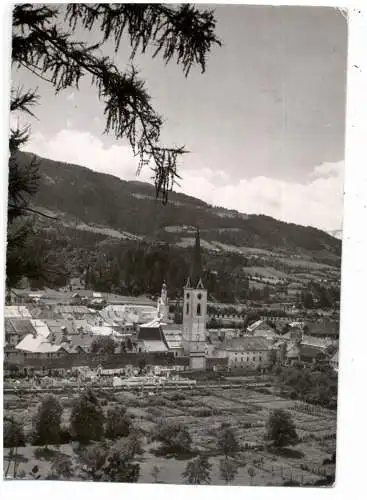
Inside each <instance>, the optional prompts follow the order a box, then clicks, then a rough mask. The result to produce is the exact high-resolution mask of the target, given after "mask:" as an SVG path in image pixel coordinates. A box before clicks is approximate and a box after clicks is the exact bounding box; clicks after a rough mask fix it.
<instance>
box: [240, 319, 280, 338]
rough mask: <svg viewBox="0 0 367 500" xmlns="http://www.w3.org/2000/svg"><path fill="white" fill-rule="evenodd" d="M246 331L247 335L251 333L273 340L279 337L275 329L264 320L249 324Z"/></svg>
mask: <svg viewBox="0 0 367 500" xmlns="http://www.w3.org/2000/svg"><path fill="white" fill-rule="evenodd" d="M246 333H247V334H248V335H253V336H256V337H264V338H266V339H268V340H270V341H273V342H275V341H276V340H278V339H279V335H278V333H277V332H276V331H275V328H273V327H272V326H270V325H269V323H268V322H267V321H265V320H262V319H260V320H258V321H255V322H254V323H252V324H251V325H249V326H248V327H247V329H246Z"/></svg>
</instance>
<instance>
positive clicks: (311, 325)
mask: <svg viewBox="0 0 367 500" xmlns="http://www.w3.org/2000/svg"><path fill="white" fill-rule="evenodd" d="M305 326H306V327H307V330H308V333H309V334H310V335H318V336H320V337H321V336H333V337H334V336H335V337H337V336H339V329H340V325H339V321H330V320H323V321H315V322H307V323H306V325H305Z"/></svg>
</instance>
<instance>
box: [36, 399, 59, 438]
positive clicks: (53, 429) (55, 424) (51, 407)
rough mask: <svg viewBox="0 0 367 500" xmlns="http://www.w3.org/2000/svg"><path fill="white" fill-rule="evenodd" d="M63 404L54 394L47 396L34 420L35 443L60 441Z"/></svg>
mask: <svg viewBox="0 0 367 500" xmlns="http://www.w3.org/2000/svg"><path fill="white" fill-rule="evenodd" d="M62 411H63V410H62V406H61V404H60V402H59V401H58V399H56V397H54V396H47V397H46V398H45V399H44V400H43V401H42V403H41V404H40V405H39V407H38V410H37V413H36V415H35V418H34V421H33V439H34V444H40V445H46V447H47V445H48V444H58V443H59V442H60V432H61V415H62Z"/></svg>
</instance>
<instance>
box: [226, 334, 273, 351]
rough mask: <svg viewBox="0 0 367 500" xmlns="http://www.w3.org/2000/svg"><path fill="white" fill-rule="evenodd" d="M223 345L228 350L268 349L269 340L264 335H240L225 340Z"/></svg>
mask: <svg viewBox="0 0 367 500" xmlns="http://www.w3.org/2000/svg"><path fill="white" fill-rule="evenodd" d="M223 347H224V349H225V350H228V351H268V350H269V349H270V347H269V342H268V341H267V340H266V339H265V338H263V337H250V336H249V337H247V336H245V337H239V338H233V339H228V340H225V342H224V343H223Z"/></svg>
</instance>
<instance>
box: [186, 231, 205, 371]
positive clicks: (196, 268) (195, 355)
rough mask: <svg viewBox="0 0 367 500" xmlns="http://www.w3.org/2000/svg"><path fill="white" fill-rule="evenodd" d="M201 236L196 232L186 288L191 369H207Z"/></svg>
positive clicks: (187, 339) (188, 350) (187, 344)
mask: <svg viewBox="0 0 367 500" xmlns="http://www.w3.org/2000/svg"><path fill="white" fill-rule="evenodd" d="M202 274H203V272H202V265H201V250H200V234H199V230H197V232H196V239H195V245H194V255H193V260H192V266H191V272H190V275H189V277H188V278H187V282H186V285H185V287H184V297H183V320H182V346H183V351H184V355H187V356H189V358H190V369H192V370H205V369H206V315H207V300H208V296H207V295H208V294H207V290H206V289H205V286H204V283H203V277H202Z"/></svg>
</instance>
